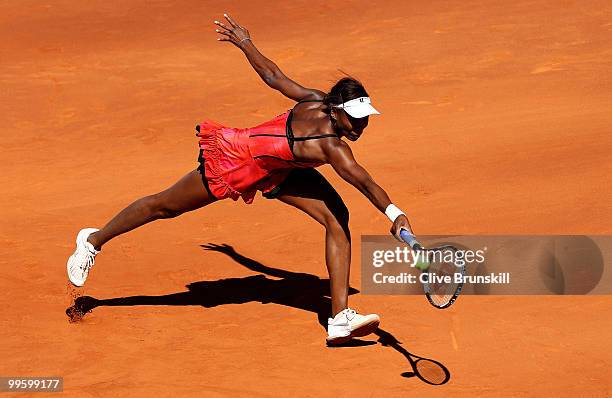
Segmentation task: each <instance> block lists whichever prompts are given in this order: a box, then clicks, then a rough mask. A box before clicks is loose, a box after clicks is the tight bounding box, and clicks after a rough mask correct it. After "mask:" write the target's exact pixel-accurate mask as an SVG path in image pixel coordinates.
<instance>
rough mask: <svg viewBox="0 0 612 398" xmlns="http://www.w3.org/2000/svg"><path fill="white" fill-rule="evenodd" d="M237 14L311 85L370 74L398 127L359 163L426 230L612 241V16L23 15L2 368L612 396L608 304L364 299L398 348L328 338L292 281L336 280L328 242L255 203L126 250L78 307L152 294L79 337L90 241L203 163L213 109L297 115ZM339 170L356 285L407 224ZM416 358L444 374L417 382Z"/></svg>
mask: <svg viewBox="0 0 612 398" xmlns="http://www.w3.org/2000/svg"><path fill="white" fill-rule="evenodd" d="M223 12H229V13H231V14H232V15H233V16H234V17H235V18H236V19H237V20H238V22H240V23H241V24H242V25H244V26H246V27H247V28H248V29H249V31H250V32H251V35H252V37H253V41H254V43H255V44H256V45H257V46H258V47H259V48H260V50H261V51H262V52H263V53H264V54H266V55H267V56H268V57H270V58H271V59H272V60H274V61H275V62H277V63H278V64H279V66H280V67H281V69H283V70H284V71H285V73H287V74H288V75H289V76H291V77H292V78H294V79H296V80H298V81H299V82H302V83H303V84H304V85H306V86H310V87H318V88H321V89H324V90H327V89H329V87H330V86H331V85H332V84H333V82H334V81H335V80H336V79H337V78H339V77H341V76H342V74H341V73H340V72H339V71H338V69H342V70H343V71H345V72H347V73H350V74H352V75H354V76H356V77H358V78H359V79H361V80H362V81H363V83H364V85H365V86H366V88H367V89H368V90H369V92H370V95H371V96H372V98H373V102H374V104H375V105H376V106H377V108H379V109H380V110H381V111H382V113H383V115H382V116H381V117H373V118H371V122H370V126H369V127H368V129H367V130H366V133H365V134H364V136H363V137H362V138H361V139H360V140H359V142H357V143H355V144H353V145H352V147H353V150H354V152H355V155H356V157H357V159H358V160H359V161H360V162H361V163H362V164H363V165H364V166H365V167H366V168H367V169H368V171H369V172H370V173H371V174H372V175H373V176H374V178H375V179H376V181H377V182H378V183H379V184H380V185H381V186H383V187H385V188H386V189H387V190H388V192H389V194H390V196H391V198H392V200H393V201H394V202H395V203H396V204H398V205H399V206H400V207H402V208H403V209H405V210H406V211H407V212H409V216H410V218H411V222H412V225H413V226H414V228H415V231H416V232H417V233H420V234H610V233H612V213H611V211H610V198H611V197H612V188H611V187H612V185H610V184H609V180H610V174H611V171H612V157H611V156H610V153H611V149H612V134H611V130H610V129H611V127H610V126H612V112H611V110H612V46H611V44H610V43H611V40H612V5H611V4H610V2H606V1H588V2H560V1H549V2H546V1H516V2H501V1H500V2H490V1H456V2H435V4H430V2H424V1H423V2H391V1H368V2H353V1H345V2H342V4H340V3H338V2H329V1H326V2H312V1H291V2H283V3H275V4H274V5H271V3H267V2H263V1H256V2H240V3H238V4H229V3H224V4H220V2H213V1H206V2H203V1H179V2H174V3H172V4H171V2H166V1H129V2H106V1H87V2H74V1H55V2H40V1H29V0H28V1H25V0H24V1H12V2H3V3H2V5H0V36H2V37H3V38H4V40H3V44H2V46H1V48H0V84H1V91H0V104H1V105H0V118H1V119H2V124H1V127H0V131H1V134H2V140H1V141H0V155H1V156H0V159H1V163H2V173H0V185H1V186H2V195H1V196H0V209H2V210H1V212H2V213H1V217H2V221H1V224H0V226H1V230H0V242H1V246H2V250H1V257H0V266H1V269H2V273H1V274H2V275H1V276H0V280H1V284H2V285H1V290H0V291H1V293H0V297H1V299H2V301H1V306H2V316H1V317H0V322H1V324H0V326H1V327H0V341H1V343H0V357H1V358H2V360H0V375H1V376H26V375H28V376H50V375H56V376H63V377H64V378H65V382H64V383H65V387H64V394H65V395H68V396H78V397H84V396H117V397H124V396H143V397H145V396H171V395H176V396H180V395H182V396H279V395H282V396H342V397H344V396H346V397H356V396H375V397H378V396H385V397H394V396H398V397H399V396H425V394H427V396H433V397H436V396H451V395H452V396H456V397H463V396H474V395H477V396H478V395H480V396H483V395H488V396H515V397H516V396H520V397H522V396H571V397H578V396H580V397H607V396H608V394H609V391H610V390H612V381H611V380H612V378H611V376H612V373H611V371H610V363H612V343H611V342H610V338H609V337H610V334H611V333H612V321H611V318H610V315H609V314H610V311H611V310H612V299H611V298H610V297H606V296H584V297H552V296H549V297H544V296H539V297H525V296H524V297H501V296H486V297H485V296H480V297H477V296H466V297H460V299H459V300H458V301H457V303H456V304H455V305H454V306H453V307H451V309H449V310H445V311H438V310H435V309H434V308H432V307H430V306H429V304H427V302H426V300H425V298H424V297H420V296H415V297H398V296H395V297H388V296H366V295H361V294H355V295H353V296H352V298H351V305H352V306H354V307H356V308H357V309H359V310H361V311H363V312H377V313H379V314H380V315H381V318H382V324H381V327H382V329H383V330H384V331H385V332H386V333H388V334H390V335H392V336H393V338H395V339H397V341H399V342H401V345H397V344H395V348H394V347H389V346H383V345H382V344H380V343H377V340H378V339H379V337H378V336H370V337H366V338H364V339H363V340H364V341H371V342H375V344H371V345H364V346H360V347H347V348H338V349H329V348H326V347H325V344H324V338H325V332H324V330H323V328H322V327H321V326H320V325H319V324H318V321H317V314H316V310H312V308H313V306H316V305H318V304H317V303H319V304H320V303H323V304H325V299H324V298H323V297H322V293H321V292H320V291H319V290H320V289H319V290H317V288H316V286H319V285H318V283H314V285H313V286H314V288H313V286H311V287H310V288H301V287H300V286H297V287H296V286H295V285H293V284H292V283H293V282H292V281H294V280H295V279H294V278H295V277H296V275H295V274H294V273H304V274H311V275H315V276H318V277H320V278H322V279H326V278H327V276H326V271H325V264H324V257H323V248H324V247H323V242H324V241H323V239H324V236H323V230H322V228H321V227H320V226H319V225H317V224H316V223H315V222H314V221H311V220H310V219H309V218H307V217H306V216H305V215H303V214H301V213H300V212H298V211H297V210H294V209H292V208H289V207H287V206H284V205H282V204H281V203H277V202H276V201H269V200H265V199H263V198H262V197H261V196H258V197H257V198H256V200H255V203H254V204H253V205H251V206H247V205H244V204H243V203H242V202H240V203H234V202H231V201H225V202H221V203H216V204H213V205H212V206H210V207H208V208H206V209H204V210H201V211H198V212H194V213H190V214H186V215H183V216H181V217H180V218H177V219H174V220H168V221H158V222H155V223H152V224H149V225H147V226H145V227H143V228H141V229H139V230H136V231H133V232H131V233H129V234H127V235H124V236H122V237H119V238H117V239H116V240H113V241H111V242H110V243H109V244H108V245H106V246H105V247H104V251H103V252H102V253H101V254H100V255H99V256H98V257H97V259H96V266H95V267H94V269H93V271H92V274H91V276H90V279H89V280H88V284H87V285H86V287H85V289H84V294H87V295H89V296H92V297H95V298H97V299H113V298H121V297H133V296H147V297H140V298H138V297H137V298H134V299H128V300H114V301H109V302H107V303H108V304H112V303H115V304H118V305H114V306H113V305H103V306H100V307H98V308H96V309H95V310H94V311H93V312H92V313H90V314H88V315H87V316H86V317H85V318H84V319H83V321H81V322H79V323H75V324H70V323H68V319H67V317H66V315H65V313H64V311H65V309H66V308H67V307H68V306H69V305H70V304H71V302H70V297H69V296H68V295H67V290H66V270H65V262H66V259H67V257H68V256H69V255H70V254H71V253H72V251H73V249H74V237H75V235H76V232H77V231H78V230H79V229H80V228H83V227H89V226H92V227H94V226H96V227H100V226H102V225H103V224H104V223H105V222H106V221H107V220H108V219H109V217H111V216H113V215H114V214H115V213H116V212H117V211H118V210H120V209H122V208H123V207H124V206H126V205H127V204H129V203H130V202H132V201H133V200H135V199H137V198H139V197H142V196H144V195H147V194H151V193H154V192H157V191H160V190H162V189H165V188H166V187H167V186H169V185H170V184H172V183H173V182H174V181H175V180H176V179H178V178H179V177H181V176H182V175H183V174H185V173H186V172H188V171H190V170H192V169H194V168H195V167H196V158H197V139H196V137H195V136H194V134H195V131H194V126H195V125H196V124H197V123H198V122H200V121H201V120H202V119H203V118H205V117H208V118H211V119H213V120H216V121H219V122H221V123H223V124H226V125H229V126H236V127H247V126H254V125H256V124H259V123H260V122H263V121H265V120H268V119H269V118H270V117H273V116H275V115H277V114H279V113H282V112H284V111H285V110H286V109H288V108H289V107H291V106H292V103H291V102H290V101H289V100H287V99H284V98H283V97H282V96H281V95H280V94H278V93H276V92H274V91H272V90H270V89H268V88H267V87H266V86H265V85H264V84H263V83H262V82H261V81H260V80H259V77H258V76H257V75H256V74H255V72H254V71H252V70H251V68H250V66H249V65H248V63H247V61H246V59H245V58H244V57H243V55H242V53H241V52H240V51H239V50H238V49H236V48H234V47H233V46H231V45H230V44H228V43H218V42H217V41H216V40H215V37H216V36H215V33H214V25H213V24H212V21H213V19H219V18H221V16H222V13H223ZM322 172H323V173H324V174H325V175H326V176H327V177H328V178H329V179H330V181H331V182H332V183H333V184H334V186H336V188H337V190H338V191H339V192H340V193H341V195H342V196H343V197H344V199H345V202H346V203H347V205H348V206H349V208H350V209H351V212H352V213H351V228H352V232H353V236H354V247H353V258H354V262H353V268H352V275H351V285H352V286H353V287H355V288H356V289H359V288H360V285H361V281H360V269H359V264H360V260H359V236H360V235H362V234H385V233H387V232H388V229H389V223H388V220H386V218H385V217H384V215H382V214H379V213H378V212H377V211H376V210H375V209H374V208H373V207H372V206H371V205H370V204H369V203H368V202H367V200H366V199H365V198H364V197H362V196H361V195H360V194H359V193H358V192H357V191H356V190H355V189H354V188H352V187H350V186H349V185H347V184H346V183H344V182H343V181H340V180H339V178H338V177H336V176H335V175H334V173H333V170H331V168H329V167H323V168H322ZM208 243H212V244H217V245H222V244H227V245H230V246H232V247H233V249H234V250H235V253H233V252H232V251H231V250H230V249H225V248H219V247H217V248H216V249H215V246H208V249H209V250H207V249H206V248H205V247H202V245H206V244H208ZM210 249H213V250H210ZM240 256H243V257H240ZM278 270H285V271H289V272H281V271H278ZM257 275H264V276H257ZM230 278H232V279H230ZM292 278H293V279H292ZM228 279H229V280H228ZM322 283H325V281H323V282H322ZM188 285H189V286H190V288H189V287H186V286H188ZM156 297H157V298H156ZM313 300H314V301H313ZM317 300H318V301H317ZM313 302H314V304H313ZM144 304H150V305H144ZM389 338H390V337H389V336H387V342H389V341H390V340H389ZM391 341H392V340H391ZM397 347H403V349H405V350H407V351H409V352H411V353H413V354H416V355H420V356H425V357H429V358H433V359H436V360H438V361H440V362H441V363H443V364H444V366H446V367H447V368H448V370H449V371H450V374H451V379H450V381H449V382H448V383H446V384H444V385H442V386H431V385H428V384H425V383H423V382H422V381H420V380H419V379H417V378H416V377H403V376H402V373H405V372H411V371H412V369H411V367H410V364H409V363H408V361H407V359H406V357H405V356H404V355H403V353H402V352H401V350H399V349H398V348H397Z"/></svg>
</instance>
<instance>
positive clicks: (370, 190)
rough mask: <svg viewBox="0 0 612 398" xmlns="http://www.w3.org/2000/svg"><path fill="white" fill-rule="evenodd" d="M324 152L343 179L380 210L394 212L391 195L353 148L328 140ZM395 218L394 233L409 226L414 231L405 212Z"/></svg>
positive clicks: (396, 234)
mask: <svg viewBox="0 0 612 398" xmlns="http://www.w3.org/2000/svg"><path fill="white" fill-rule="evenodd" d="M323 152H324V154H325V156H326V159H327V162H328V163H329V164H330V165H331V166H332V167H333V168H334V170H335V171H336V173H338V175H339V176H340V177H342V179H344V180H345V181H346V182H348V183H349V184H351V185H352V186H354V187H355V188H357V189H358V190H359V191H360V192H361V193H362V194H363V195H364V196H365V197H366V198H368V199H369V200H370V202H372V204H373V205H374V206H375V207H376V208H377V209H378V210H380V211H381V212H383V213H385V214H387V216H389V213H391V214H393V212H389V206H390V205H391V206H394V205H393V204H392V203H391V199H389V195H387V193H386V192H385V190H384V189H382V188H381V187H380V185H378V184H377V183H376V182H375V181H374V179H373V178H372V177H371V176H370V174H369V173H368V172H367V171H366V169H364V168H363V167H362V166H361V165H360V164H359V163H357V161H356V160H355V157H354V156H353V152H352V151H351V148H350V147H349V146H348V144H347V143H346V142H343V141H340V140H327V142H326V143H325V144H324V145H323ZM390 218H391V217H390ZM393 219H394V221H393V226H392V227H391V233H392V234H393V235H395V236H398V234H399V232H400V228H407V229H408V230H410V231H412V229H411V227H410V222H409V221H408V218H407V217H406V215H405V214H400V215H397V214H396V215H394V216H393Z"/></svg>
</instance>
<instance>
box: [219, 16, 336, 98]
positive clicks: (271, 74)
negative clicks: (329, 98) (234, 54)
mask: <svg viewBox="0 0 612 398" xmlns="http://www.w3.org/2000/svg"><path fill="white" fill-rule="evenodd" d="M223 16H224V17H225V19H227V22H228V23H229V26H228V25H225V24H223V23H221V22H219V21H215V24H216V25H217V26H218V27H219V28H218V29H217V30H216V31H217V33H219V34H220V35H222V37H220V38H218V39H217V40H219V41H229V42H231V43H232V44H234V45H235V46H236V47H238V48H239V49H241V50H242V52H244V55H246V57H247V59H248V60H249V63H250V64H251V66H252V67H253V69H255V71H256V72H257V74H258V75H259V76H260V77H261V79H262V80H263V81H264V82H265V83H266V84H267V85H268V86H270V87H272V88H273V89H275V90H278V91H280V92H281V93H282V94H283V95H284V96H285V97H288V98H291V99H292V100H295V101H300V100H304V99H323V97H324V96H325V93H323V92H322V91H319V90H315V89H311V88H305V87H303V86H301V85H300V84H298V83H296V82H295V81H293V80H291V79H290V78H288V77H287V76H285V74H284V73H283V72H282V71H281V70H280V68H279V67H278V66H277V65H276V64H275V63H274V62H272V61H271V60H270V59H268V58H266V57H265V56H264V55H263V54H262V53H260V52H259V50H258V49H257V47H255V45H254V44H253V40H251V36H250V35H249V31H248V30H247V29H246V28H244V27H242V26H240V25H238V23H237V22H236V21H234V19H232V18H231V17H230V16H229V15H227V14H223Z"/></svg>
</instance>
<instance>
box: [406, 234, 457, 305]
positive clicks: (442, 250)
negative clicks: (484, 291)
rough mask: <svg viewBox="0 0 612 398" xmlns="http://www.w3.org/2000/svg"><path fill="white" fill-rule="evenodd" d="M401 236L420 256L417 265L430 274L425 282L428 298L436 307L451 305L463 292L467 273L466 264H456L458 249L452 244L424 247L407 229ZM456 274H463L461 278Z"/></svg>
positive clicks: (424, 286) (424, 287)
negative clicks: (464, 278)
mask: <svg viewBox="0 0 612 398" xmlns="http://www.w3.org/2000/svg"><path fill="white" fill-rule="evenodd" d="M400 237H401V238H402V240H403V241H404V242H406V243H407V244H408V245H409V246H410V247H411V248H412V250H414V251H415V255H418V256H419V257H418V259H419V262H418V263H417V267H418V268H419V269H421V272H423V273H427V274H429V275H428V277H427V278H426V282H425V283H423V289H424V290H425V296H426V297H427V300H428V301H429V302H430V303H431V305H433V306H434V307H436V308H440V309H442V308H448V307H450V306H451V305H452V304H453V303H454V302H455V300H457V297H459V293H461V288H463V276H464V275H465V264H464V263H461V265H456V264H455V263H456V259H457V256H456V253H457V250H458V249H457V248H456V247H454V246H451V245H443V246H437V247H430V248H424V247H423V246H422V245H421V244H420V243H419V242H418V241H417V239H416V238H415V237H414V235H413V234H412V233H411V232H410V231H408V230H406V229H402V230H401V231H400ZM455 274H461V278H460V280H459V278H457V277H456V276H455ZM445 277H447V278H445ZM448 277H449V278H450V281H449V278H448Z"/></svg>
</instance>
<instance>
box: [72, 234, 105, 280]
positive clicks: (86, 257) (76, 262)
mask: <svg viewBox="0 0 612 398" xmlns="http://www.w3.org/2000/svg"><path fill="white" fill-rule="evenodd" d="M97 231H98V229H96V228H85V229H82V230H80V231H79V233H78V235H77V238H76V250H75V251H74V253H73V254H72V256H70V258H68V262H67V264H66V269H67V271H68V279H70V282H71V283H72V284H73V285H74V286H77V287H81V286H83V285H84V284H85V280H86V279H87V275H88V274H89V270H90V269H91V267H93V265H94V258H95V257H96V254H98V253H99V251H98V250H96V249H95V248H94V247H93V245H92V244H91V243H89V242H88V241H87V237H88V236H89V235H91V234H92V233H94V232H97Z"/></svg>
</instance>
